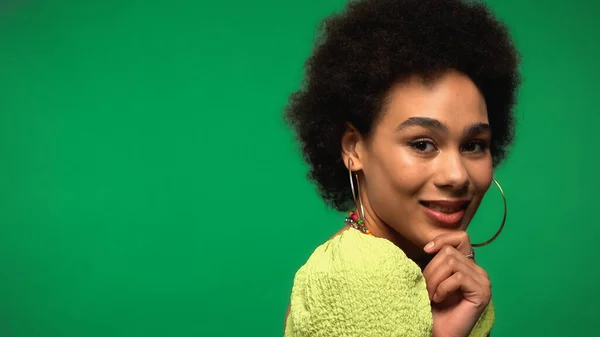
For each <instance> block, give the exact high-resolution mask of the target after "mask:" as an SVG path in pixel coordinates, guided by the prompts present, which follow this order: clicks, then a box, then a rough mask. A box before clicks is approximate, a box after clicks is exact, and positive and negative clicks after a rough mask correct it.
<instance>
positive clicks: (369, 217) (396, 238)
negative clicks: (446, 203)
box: [354, 196, 430, 269]
mask: <svg viewBox="0 0 600 337" xmlns="http://www.w3.org/2000/svg"><path fill="white" fill-rule="evenodd" d="M362 200H363V207H364V212H365V214H364V219H363V220H364V221H365V224H366V226H367V228H369V230H370V231H371V233H372V235H373V236H375V237H378V238H383V239H387V240H388V241H390V242H392V243H393V244H394V245H396V247H398V248H400V249H401V250H402V251H403V252H404V254H406V256H407V257H408V258H409V259H411V260H413V261H414V262H415V263H416V264H417V265H418V266H419V267H421V269H424V268H425V266H426V265H427V263H428V262H429V260H430V257H429V256H428V255H427V254H425V252H424V251H423V248H422V247H419V246H417V245H415V244H413V243H412V242H411V241H410V240H408V239H407V238H405V237H404V236H402V235H400V233H398V232H397V231H396V230H394V229H393V228H392V227H390V226H389V225H387V224H386V223H385V222H384V221H383V220H381V219H380V218H379V217H378V216H377V215H376V214H375V212H374V211H373V209H372V208H371V205H370V204H369V202H368V200H367V198H365V197H364V196H362ZM354 212H355V213H356V214H359V215H360V216H362V212H361V209H360V206H359V207H357V209H356V210H355V211H354Z"/></svg>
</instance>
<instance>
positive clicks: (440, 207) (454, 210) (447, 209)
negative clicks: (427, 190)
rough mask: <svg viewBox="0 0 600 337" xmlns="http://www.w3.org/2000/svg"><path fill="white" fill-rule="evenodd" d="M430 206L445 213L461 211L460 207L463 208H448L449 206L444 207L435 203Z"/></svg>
mask: <svg viewBox="0 0 600 337" xmlns="http://www.w3.org/2000/svg"><path fill="white" fill-rule="evenodd" d="M429 208H431V209H434V210H436V211H439V212H443V213H456V212H458V211H460V209H461V208H460V207H454V208H448V207H443V206H440V205H435V204H430V205H429Z"/></svg>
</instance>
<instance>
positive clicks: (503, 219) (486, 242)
mask: <svg viewBox="0 0 600 337" xmlns="http://www.w3.org/2000/svg"><path fill="white" fill-rule="evenodd" d="M492 181H493V182H494V183H495V184H496V186H498V189H499V190H500V194H501V195H502V200H503V201H504V216H503V217H502V223H501V224H500V228H499V229H498V231H497V232H496V234H494V236H492V238H491V239H489V240H487V241H485V242H482V243H476V244H471V246H473V247H483V246H485V245H489V244H490V243H492V241H494V240H496V238H497V237H498V235H500V233H501V232H502V230H503V229H504V223H505V222H506V196H505V195H504V190H502V187H501V186H500V184H499V183H498V181H497V180H496V179H492Z"/></svg>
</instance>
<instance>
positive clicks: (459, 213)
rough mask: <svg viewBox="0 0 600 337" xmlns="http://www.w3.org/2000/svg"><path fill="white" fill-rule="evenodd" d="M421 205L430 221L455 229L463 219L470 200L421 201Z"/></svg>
mask: <svg viewBox="0 0 600 337" xmlns="http://www.w3.org/2000/svg"><path fill="white" fill-rule="evenodd" d="M419 203H420V204H421V205H422V206H423V210H424V211H425V214H426V215H427V216H428V217H429V218H430V219H432V220H434V221H435V222H436V223H438V224H441V225H443V226H444V227H455V226H456V225H457V224H459V223H460V222H461V220H462V219H463V217H464V215H465V213H466V212H465V209H466V208H467V207H468V206H469V203H470V200H457V201H450V200H435V201H419Z"/></svg>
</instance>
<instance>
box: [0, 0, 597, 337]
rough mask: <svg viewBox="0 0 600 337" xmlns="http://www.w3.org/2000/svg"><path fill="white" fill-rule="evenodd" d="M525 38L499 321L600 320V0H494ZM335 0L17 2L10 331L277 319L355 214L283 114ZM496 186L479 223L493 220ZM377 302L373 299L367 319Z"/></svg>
mask: <svg viewBox="0 0 600 337" xmlns="http://www.w3.org/2000/svg"><path fill="white" fill-rule="evenodd" d="M490 3H491V5H492V6H493V7H494V8H495V9H496V11H497V14H498V15H499V16H500V17H501V18H502V19H504V20H506V22H507V24H508V25H509V27H510V29H511V31H512V32H513V34H514V37H515V40H516V42H517V45H518V46H519V48H520V49H521V51H522V55H523V66H522V69H523V77H524V82H523V86H522V90H521V93H520V100H519V104H518V109H517V110H518V117H519V127H518V136H517V141H516V144H515V146H514V150H513V152H512V155H511V156H510V157H509V159H508V160H507V161H506V162H505V163H504V164H503V165H502V166H501V167H500V168H499V169H498V170H497V172H496V178H497V179H498V180H499V181H500V183H501V184H502V186H503V188H504V190H505V192H506V194H507V197H508V206H509V216H508V220H507V225H506V229H505V232H504V233H503V234H502V236H501V237H500V238H499V239H498V240H497V241H496V242H495V243H494V244H493V245H491V246H488V247H485V248H481V249H479V251H478V259H479V261H480V262H481V264H482V265H483V266H484V267H485V268H486V269H487V270H488V272H489V273H490V275H491V278H492V282H493V284H494V301H495V304H496V309H497V324H496V327H495V330H494V331H495V332H494V335H495V336H567V335H568V336H584V335H586V336H588V335H593V334H596V333H597V332H596V330H597V329H598V328H597V327H596V323H597V321H596V320H595V318H596V315H595V310H596V308H597V302H598V301H599V300H600V294H599V291H598V284H599V282H600V271H599V269H598V267H597V266H598V257H599V254H598V253H597V248H596V247H597V241H598V236H599V235H598V234H600V229H599V228H600V222H599V221H598V218H597V216H596V213H595V212H596V211H597V208H596V207H597V198H596V196H597V194H598V178H597V173H598V171H599V168H600V165H599V159H598V153H599V151H598V147H597V146H598V140H597V136H598V131H597V130H598V125H599V124H600V114H599V109H598V106H597V104H596V101H597V98H598V91H599V89H600V85H599V84H598V77H599V75H600V69H599V68H600V67H599V62H598V60H599V59H600V45H599V43H598V41H599V40H598V35H599V32H600V23H599V22H600V21H599V20H598V19H597V18H598V17H599V16H600V3H599V2H596V1H571V2H568V1H544V2H538V1H537V0H527V1H525V0H512V1H508V0H494V1H490ZM342 6H343V1H341V0H335V1H334V0H329V1H323V0H310V1H308V0H304V1H296V2H291V1H273V0H270V1H266V0H265V1H223V2H217V1H210V2H209V1H191V0H189V1H183V0H178V1H166V0H162V1H158V0H156V1H115V0H111V1H106V0H103V1H100V0H97V1H84V0H81V1H69V0H62V1H59V0H56V1H35V0H29V1H22V2H19V1H8V2H7V1H4V2H2V4H1V5H0V93H1V94H0V221H1V225H0V336H2V337H4V336H8V337H21V336H28V337H29V336H32V337H33V336H35V337H46V336H48V337H49V336H52V337H59V336H60V337H71V336H73V337H75V336H77V337H81V336H281V335H282V331H283V319H284V315H285V310H286V307H287V304H288V299H289V292H290V289H291V286H292V280H293V276H294V273H295V271H296V270H297V268H299V267H300V266H301V265H302V264H303V263H304V261H305V260H306V258H307V257H308V256H309V254H310V253H311V252H312V250H313V249H314V248H315V247H316V246H317V245H318V244H320V243H322V242H323V241H324V240H326V239H327V238H329V237H330V236H331V235H332V234H333V233H334V232H335V231H337V230H338V229H339V228H340V226H341V225H342V215H340V214H338V213H335V212H333V211H330V210H328V209H326V207H325V206H324V205H323V203H322V202H321V200H320V199H319V198H318V196H317V194H316V191H315V188H314V187H313V186H312V185H310V184H309V183H308V182H307V181H306V179H305V173H306V166H305V165H304V164H303V163H302V161H301V159H300V156H299V154H298V151H297V147H296V144H295V143H294V142H293V136H292V134H291V132H290V131H289V130H288V129H287V128H286V127H285V126H284V125H283V122H282V120H281V113H282V108H283V106H284V105H285V103H286V99H287V95H288V94H289V93H290V92H291V91H292V90H294V89H296V88H297V87H298V85H299V82H300V80H301V76H302V63H303V61H304V59H305V58H306V56H307V55H308V54H309V52H310V49H311V45H312V41H313V38H314V35H315V27H316V25H317V23H318V22H319V20H320V19H322V18H323V17H324V16H326V15H327V14H329V13H331V12H332V11H334V10H339V9H340V8H341V7H342ZM501 214H502V210H501V198H500V197H499V193H498V192H497V190H494V189H493V187H492V189H491V190H490V193H489V195H488V196H486V198H485V199H484V203H483V205H482V208H481V210H480V212H479V213H478V215H477V217H476V219H475V220H474V223H473V225H472V230H470V232H471V234H472V237H473V240H474V241H483V240H485V239H486V238H487V237H489V236H490V235H492V234H493V232H494V231H495V229H496V228H497V226H498V224H499V221H500V218H501ZM374 319H376V318H374Z"/></svg>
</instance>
